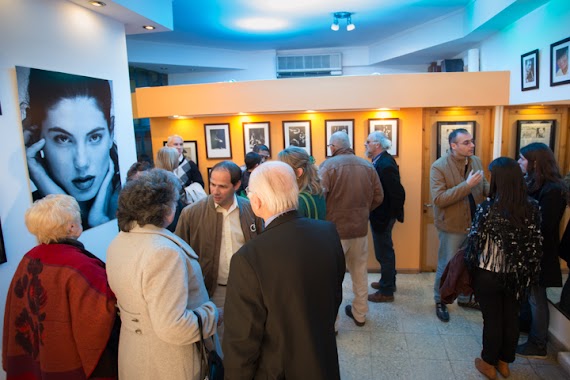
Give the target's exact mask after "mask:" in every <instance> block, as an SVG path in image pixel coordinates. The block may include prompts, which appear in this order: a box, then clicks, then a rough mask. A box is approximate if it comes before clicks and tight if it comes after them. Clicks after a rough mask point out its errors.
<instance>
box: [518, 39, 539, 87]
mask: <svg viewBox="0 0 570 380" xmlns="http://www.w3.org/2000/svg"><path fill="white" fill-rule="evenodd" d="M538 65H539V63H538V49H536V50H533V51H531V52H528V53H526V54H523V55H521V91H528V90H534V89H537V88H538V79H539V78H538V75H539V73H540V70H539V69H538Z"/></svg>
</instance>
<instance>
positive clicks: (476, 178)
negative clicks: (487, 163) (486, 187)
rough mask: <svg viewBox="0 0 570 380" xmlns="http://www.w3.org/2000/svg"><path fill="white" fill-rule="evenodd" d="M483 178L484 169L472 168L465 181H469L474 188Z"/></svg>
mask: <svg viewBox="0 0 570 380" xmlns="http://www.w3.org/2000/svg"><path fill="white" fill-rule="evenodd" d="M482 180H483V170H477V171H476V172H474V171H473V170H471V173H469V175H468V176H467V179H466V180H465V182H467V185H468V186H469V188H471V189H472V188H474V187H475V186H477V185H478V184H479V183H480V182H481V181H482Z"/></svg>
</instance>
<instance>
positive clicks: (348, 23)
mask: <svg viewBox="0 0 570 380" xmlns="http://www.w3.org/2000/svg"><path fill="white" fill-rule="evenodd" d="M354 28H356V26H354V24H353V23H352V19H351V18H350V17H349V18H348V20H346V30H347V31H349V32H350V31H351V30H354Z"/></svg>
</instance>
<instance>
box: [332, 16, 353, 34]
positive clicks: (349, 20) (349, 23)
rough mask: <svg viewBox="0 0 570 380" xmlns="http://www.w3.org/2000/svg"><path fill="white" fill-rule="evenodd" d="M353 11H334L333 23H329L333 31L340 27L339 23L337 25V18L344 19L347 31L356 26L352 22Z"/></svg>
mask: <svg viewBox="0 0 570 380" xmlns="http://www.w3.org/2000/svg"><path fill="white" fill-rule="evenodd" d="M353 14H354V13H352V12H335V13H334V14H333V16H334V20H333V23H332V24H331V29H332V30H334V31H335V32H336V31H338V30H339V29H340V27H339V25H338V20H346V30H347V31H349V32H350V31H352V30H354V29H355V28H356V26H355V25H354V24H353V23H352V17H351V16H352V15H353Z"/></svg>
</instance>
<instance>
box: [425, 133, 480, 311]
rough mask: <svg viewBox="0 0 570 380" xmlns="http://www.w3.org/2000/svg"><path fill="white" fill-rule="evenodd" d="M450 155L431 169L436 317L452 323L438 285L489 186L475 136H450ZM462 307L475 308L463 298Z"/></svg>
mask: <svg viewBox="0 0 570 380" xmlns="http://www.w3.org/2000/svg"><path fill="white" fill-rule="evenodd" d="M449 146H450V150H451V152H450V153H449V154H447V155H445V156H443V157H440V158H439V159H437V160H436V161H435V162H434V163H433V164H432V166H431V171H430V188H431V197H432V200H433V207H434V222H435V227H436V228H437V230H438V235H439V250H438V252H437V271H436V274H435V283H434V287H433V293H434V300H435V308H436V315H437V317H438V318H439V319H440V320H441V321H442V322H448V321H449V313H448V311H447V307H446V306H445V305H444V304H443V303H441V297H440V293H439V285H440V280H441V275H442V274H443V270H444V269H445V266H446V265H447V263H448V262H449V260H451V258H452V257H453V255H454V254H455V253H456V252H457V250H458V249H459V247H460V246H461V243H463V241H464V240H465V239H466V238H467V233H468V231H469V228H470V227H471V220H472V218H473V215H474V214H475V208H476V207H477V205H478V204H479V203H481V202H483V201H484V200H485V197H486V196H487V194H488V192H489V183H488V182H487V180H486V179H485V176H484V174H483V166H482V164H481V160H480V159H479V158H478V157H477V156H475V155H474V153H475V142H474V140H473V136H472V135H471V134H470V133H469V132H468V131H467V130H466V129H463V128H460V129H456V130H454V131H453V132H451V133H450V134H449ZM457 303H458V304H459V306H466V307H476V304H475V303H474V302H470V301H469V297H465V296H462V295H460V296H459V297H458V298H457Z"/></svg>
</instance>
